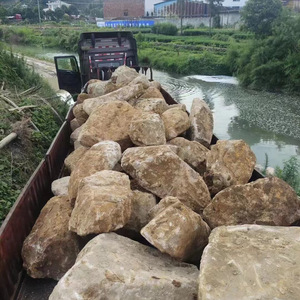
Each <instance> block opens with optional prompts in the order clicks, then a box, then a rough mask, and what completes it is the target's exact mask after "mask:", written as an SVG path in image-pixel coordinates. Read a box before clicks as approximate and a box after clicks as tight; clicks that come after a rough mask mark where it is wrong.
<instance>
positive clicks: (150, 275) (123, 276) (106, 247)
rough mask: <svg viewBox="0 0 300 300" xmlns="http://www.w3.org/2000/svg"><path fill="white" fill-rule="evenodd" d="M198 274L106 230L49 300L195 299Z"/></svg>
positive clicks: (60, 283) (184, 264)
mask: <svg viewBox="0 0 300 300" xmlns="http://www.w3.org/2000/svg"><path fill="white" fill-rule="evenodd" d="M198 273H199V271H198V269H197V267H195V266H193V265H189V264H186V263H180V262H177V261H176V260H174V259H172V258H170V257H168V256H166V255H163V254H161V253H159V251H157V250H156V249H153V248H150V247H147V246H145V245H142V244H140V243H138V242H135V241H133V240H130V239H128V238H125V237H122V236H120V235H117V234H115V233H104V234H100V235H98V236H96V237H95V238H94V239H92V240H91V241H90V242H89V243H88V244H87V245H86V246H85V247H84V249H83V250H82V251H81V252H80V254H79V255H78V258H77V261H76V264H75V265H74V266H73V268H71V269H70V270H69V271H68V273H67V274H66V275H65V276H64V277H63V278H62V279H61V280H60V281H59V282H58V284H57V286H56V287H55V288H54V290H53V292H52V294H51V295H50V298H49V300H70V299H90V300H92V299H95V300H96V299H106V300H115V299H122V300H141V299H155V300H166V299H172V300H182V299H186V300H194V299H196V297H197V277H198Z"/></svg>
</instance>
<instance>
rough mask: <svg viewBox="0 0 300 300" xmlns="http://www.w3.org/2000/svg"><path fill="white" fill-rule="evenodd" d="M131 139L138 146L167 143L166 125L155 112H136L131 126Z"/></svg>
mask: <svg viewBox="0 0 300 300" xmlns="http://www.w3.org/2000/svg"><path fill="white" fill-rule="evenodd" d="M129 136H130V139H131V141H132V142H133V143H134V144H135V145H138V146H154V145H162V144H165V143H166V134H165V126H164V122H163V121H162V119H161V117H160V116H159V115H158V114H154V113H146V112H144V113H141V114H136V116H135V117H134V118H133V119H132V121H131V123H130V127H129Z"/></svg>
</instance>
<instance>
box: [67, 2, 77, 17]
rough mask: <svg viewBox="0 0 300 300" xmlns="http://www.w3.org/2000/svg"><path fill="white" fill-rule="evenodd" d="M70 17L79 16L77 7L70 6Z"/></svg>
mask: <svg viewBox="0 0 300 300" xmlns="http://www.w3.org/2000/svg"><path fill="white" fill-rule="evenodd" d="M69 15H75V16H77V15H79V11H78V9H77V7H76V6H75V5H70V6H69Z"/></svg>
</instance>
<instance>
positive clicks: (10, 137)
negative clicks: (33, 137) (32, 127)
mask: <svg viewBox="0 0 300 300" xmlns="http://www.w3.org/2000/svg"><path fill="white" fill-rule="evenodd" d="M17 136H18V135H17V134H16V133H15V132H12V133H10V134H9V135H8V136H6V137H5V138H4V139H2V140H1V141H0V149H2V148H3V147H5V146H6V145H8V144H9V143H10V142H11V141H13V140H14V139H15V138H17Z"/></svg>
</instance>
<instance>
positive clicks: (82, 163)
mask: <svg viewBox="0 0 300 300" xmlns="http://www.w3.org/2000/svg"><path fill="white" fill-rule="evenodd" d="M120 158H121V148H120V146H119V144H118V143H116V142H113V141H103V142H100V143H98V144H95V145H94V146H93V147H91V148H90V149H89V150H87V151H86V152H85V153H84V155H83V156H82V158H80V160H79V161H78V163H77V164H76V166H75V168H74V170H73V171H72V173H71V178H70V183H69V198H70V199H75V198H76V196H77V191H78V186H79V182H80V180H81V179H83V178H85V177H87V176H90V175H92V174H94V173H96V172H98V171H102V170H112V169H113V168H114V166H115V165H116V163H117V162H118V161H119V160H120Z"/></svg>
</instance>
